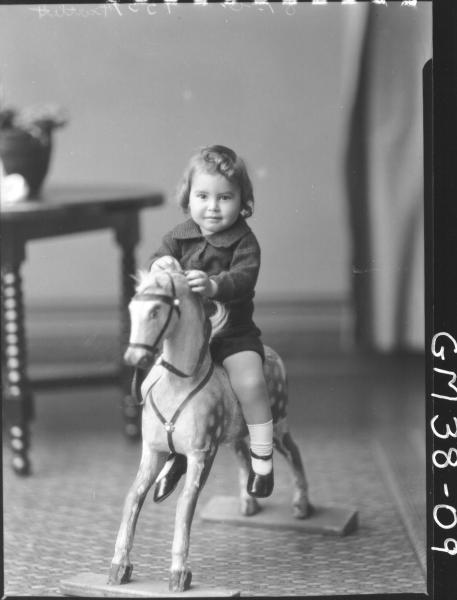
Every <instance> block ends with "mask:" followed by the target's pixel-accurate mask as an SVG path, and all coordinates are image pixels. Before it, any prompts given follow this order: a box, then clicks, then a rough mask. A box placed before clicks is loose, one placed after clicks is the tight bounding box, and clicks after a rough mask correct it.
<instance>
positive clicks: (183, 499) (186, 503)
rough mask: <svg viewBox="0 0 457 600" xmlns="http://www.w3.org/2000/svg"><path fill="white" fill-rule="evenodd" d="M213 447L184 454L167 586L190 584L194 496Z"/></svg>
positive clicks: (207, 469)
mask: <svg viewBox="0 0 457 600" xmlns="http://www.w3.org/2000/svg"><path fill="white" fill-rule="evenodd" d="M216 450H217V448H216V447H214V446H213V447H212V449H211V450H210V451H209V452H208V451H201V452H195V453H193V454H189V455H188V456H187V472H186V479H185V483H184V488H183V490H182V492H181V495H180V497H179V499H178V502H177V505H176V517H175V533H174V538H173V547H172V561H171V569H170V579H169V590H170V591H171V592H184V591H185V590H188V589H189V587H190V583H191V581H192V572H191V570H190V569H189V567H188V563H187V559H188V556H189V544H190V529H191V525H192V519H193V516H194V512H195V507H196V505H197V500H198V496H199V494H200V492H201V490H202V489H203V486H204V485H205V482H206V479H207V477H208V475H209V472H210V470H211V465H212V464H213V460H214V457H215V455H216Z"/></svg>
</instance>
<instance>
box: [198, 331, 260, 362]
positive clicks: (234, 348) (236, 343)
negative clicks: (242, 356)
mask: <svg viewBox="0 0 457 600" xmlns="http://www.w3.org/2000/svg"><path fill="white" fill-rule="evenodd" d="M209 349H210V352H211V357H212V359H213V361H214V362H215V363H217V364H219V365H221V364H222V363H223V361H224V360H225V359H226V358H227V356H231V355H232V354H237V353H238V352H245V351H246V350H252V351H253V352H257V354H260V358H261V359H262V362H264V361H265V353H264V351H263V344H262V341H261V339H260V337H259V336H258V335H233V336H224V337H215V338H213V339H212V340H211V343H210V347H209Z"/></svg>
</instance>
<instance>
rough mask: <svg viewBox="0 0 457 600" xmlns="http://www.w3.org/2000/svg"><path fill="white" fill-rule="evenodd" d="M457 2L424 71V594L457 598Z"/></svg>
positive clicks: (439, 17)
mask: <svg viewBox="0 0 457 600" xmlns="http://www.w3.org/2000/svg"><path fill="white" fill-rule="evenodd" d="M456 24H457V3H456V2H455V0H454V1H452V2H450V1H448V0H438V1H434V2H433V61H430V62H429V63H427V65H426V66H425V68H424V88H423V89H424V96H423V98H424V200H425V201H424V208H425V212H424V217H425V260H426V264H425V311H426V323H425V360H426V404H425V409H426V410H425V412H426V449H427V466H426V469H427V492H428V494H427V589H428V594H429V597H430V598H432V599H433V600H451V599H452V600H455V598H456V597H457V580H456V578H455V573H456V572H457V384H456V382H457V309H456V306H457V268H456V265H455V255H456V249H457V201H456V190H457V169H456V150H455V149H456V139H457V110H456V107H457V65H456V62H457V61H456V59H457V53H456V49H455V28H456Z"/></svg>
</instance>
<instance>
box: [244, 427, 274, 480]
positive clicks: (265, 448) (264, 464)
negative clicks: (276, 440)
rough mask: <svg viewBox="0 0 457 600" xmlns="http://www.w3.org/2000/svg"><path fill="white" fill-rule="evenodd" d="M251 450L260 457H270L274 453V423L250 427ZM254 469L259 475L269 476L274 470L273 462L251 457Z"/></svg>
mask: <svg viewBox="0 0 457 600" xmlns="http://www.w3.org/2000/svg"><path fill="white" fill-rule="evenodd" d="M248 430H249V439H250V446H251V450H252V451H253V452H254V454H257V455H258V456H270V455H271V453H272V451H273V421H267V423H253V424H252V425H248ZM251 461H252V468H253V470H254V471H255V473H257V474H258V475H267V474H268V473H269V472H270V471H271V469H272V468H273V461H272V460H271V458H270V459H269V460H262V459H259V458H254V457H252V456H251Z"/></svg>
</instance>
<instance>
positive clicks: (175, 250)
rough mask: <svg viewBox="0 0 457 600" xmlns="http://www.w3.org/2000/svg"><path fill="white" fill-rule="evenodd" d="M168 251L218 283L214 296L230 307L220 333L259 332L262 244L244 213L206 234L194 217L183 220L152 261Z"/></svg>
mask: <svg viewBox="0 0 457 600" xmlns="http://www.w3.org/2000/svg"><path fill="white" fill-rule="evenodd" d="M167 255H169V256H173V257H174V258H176V259H177V260H178V261H179V263H180V265H181V267H182V268H183V269H184V270H192V269H197V270H200V271H204V272H205V273H207V274H208V275H209V276H210V278H211V279H213V280H214V281H215V282H216V283H217V293H216V295H215V296H214V297H213V299H214V300H218V301H219V302H222V303H223V304H225V305H226V307H227V308H228V311H229V316H228V321H227V324H226V325H225V327H224V329H223V330H222V331H221V332H219V334H217V336H218V337H224V336H233V335H246V334H254V335H260V330H259V329H258V328H257V327H256V325H255V324H254V321H253V319H252V315H253V311H254V303H253V298H254V288H255V284H256V282H257V277H258V274H259V268H260V246H259V244H258V242H257V238H256V237H255V235H254V234H253V233H252V231H251V229H250V227H249V226H248V225H247V223H246V221H245V220H244V219H243V218H242V217H241V216H240V217H239V219H238V220H237V221H236V223H234V224H233V225H232V226H231V227H229V228H228V229H225V230H224V231H221V232H218V233H213V234H212V235H209V236H204V235H203V234H202V232H201V231H200V228H199V227H198V225H197V224H196V223H195V222H194V221H193V220H192V219H188V220H187V221H185V222H184V223H180V224H179V225H177V226H176V227H175V228H174V229H172V230H171V231H169V232H168V233H167V234H166V235H165V236H164V237H163V240H162V244H161V246H160V247H159V248H158V250H157V251H156V252H154V254H153V255H152V256H151V258H150V261H149V265H151V264H152V263H153V262H154V261H155V260H157V259H158V258H160V257H161V256H167Z"/></svg>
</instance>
